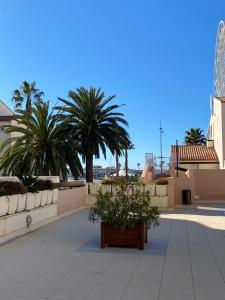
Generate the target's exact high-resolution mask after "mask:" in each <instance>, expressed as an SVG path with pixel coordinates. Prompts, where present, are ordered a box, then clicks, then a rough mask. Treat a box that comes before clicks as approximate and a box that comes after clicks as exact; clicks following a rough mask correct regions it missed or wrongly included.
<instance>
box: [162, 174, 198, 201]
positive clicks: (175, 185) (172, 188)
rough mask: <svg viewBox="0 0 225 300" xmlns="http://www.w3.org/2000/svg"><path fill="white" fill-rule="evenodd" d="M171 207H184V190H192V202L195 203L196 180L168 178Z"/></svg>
mask: <svg viewBox="0 0 225 300" xmlns="http://www.w3.org/2000/svg"><path fill="white" fill-rule="evenodd" d="M168 181H169V184H168V201H169V207H174V206H176V205H182V204H183V203H182V190H191V201H192V203H194V201H195V178H193V177H191V178H185V177H183V178H182V177H178V178H177V177H169V178H168Z"/></svg>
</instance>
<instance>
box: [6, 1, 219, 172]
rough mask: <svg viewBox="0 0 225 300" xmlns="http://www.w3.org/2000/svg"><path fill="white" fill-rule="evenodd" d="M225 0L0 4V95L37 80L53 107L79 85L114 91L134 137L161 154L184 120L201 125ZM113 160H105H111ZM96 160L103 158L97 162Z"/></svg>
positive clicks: (137, 156)
mask: <svg viewBox="0 0 225 300" xmlns="http://www.w3.org/2000/svg"><path fill="white" fill-rule="evenodd" d="M224 18H225V1H224V0H214V1H207V0H198V1H196V0H186V1H182V0H176V1H174V0H170V1H168V0H164V1H162V0H154V1H153V0H135V1H134V0H79V1H78V0H63V1H62V0H7V1H0V40H1V43H0V45H1V46H0V99H2V100H3V101H5V102H6V103H7V104H8V105H9V106H10V107H13V106H12V103H11V100H10V98H11V93H12V91H13V90H14V89H15V88H17V87H18V86H19V85H20V83H21V82H22V81H23V80H28V81H33V80H35V81H36V83H37V85H38V87H39V88H40V89H42V90H43V91H44V92H45V94H46V98H47V99H50V100H51V102H52V104H54V103H55V102H56V101H57V97H58V96H60V97H66V95H67V92H68V90H71V89H75V88H76V87H79V86H81V85H84V86H86V87H89V86H90V85H94V86H96V87H99V86H100V87H102V88H103V90H104V91H105V93H106V94H107V95H111V94H116V95H117V100H116V102H117V103H118V104H122V103H125V104H126V106H125V107H124V108H123V112H124V113H125V116H126V118H127V119H128V121H129V124H130V126H129V132H130V135H131V137H132V139H133V142H134V144H135V148H136V149H135V150H134V151H131V152H130V167H135V166H136V164H137V163H138V162H140V163H141V164H142V165H143V163H144V153H145V152H154V153H155V154H156V155H159V129H158V128H159V121H160V120H162V125H163V128H164V136H163V144H164V145H163V147H164V154H165V155H168V154H169V149H170V145H171V144H173V143H175V140H176V139H178V140H179V142H180V143H181V142H183V137H184V132H185V130H187V129H188V128H190V127H201V128H202V129H204V130H207V127H208V120H209V95H210V93H213V76H214V74H213V68H214V51H215V50H214V48H215V40H216V31H217V26H218V23H219V21H220V20H221V19H224ZM112 162H113V160H112V159H111V163H112ZM99 163H100V164H104V165H106V164H109V163H110V156H109V157H108V159H107V161H106V162H104V161H103V160H100V161H99Z"/></svg>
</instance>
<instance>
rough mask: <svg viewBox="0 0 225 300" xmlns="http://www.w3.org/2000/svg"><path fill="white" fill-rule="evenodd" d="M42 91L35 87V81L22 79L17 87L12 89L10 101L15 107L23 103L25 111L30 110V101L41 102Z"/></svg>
mask: <svg viewBox="0 0 225 300" xmlns="http://www.w3.org/2000/svg"><path fill="white" fill-rule="evenodd" d="M43 97H44V93H43V92H42V91H40V90H39V89H37V88H36V83H35V81H33V82H31V83H29V82H27V81H23V82H22V85H21V87H20V88H19V89H16V90H14V91H13V96H12V101H13V102H14V104H15V109H18V108H21V107H22V104H23V103H25V107H26V111H29V112H31V108H32V103H34V102H40V103H42V102H43V101H42V98H43Z"/></svg>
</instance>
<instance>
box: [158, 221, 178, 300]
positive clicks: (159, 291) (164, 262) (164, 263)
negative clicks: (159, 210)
mask: <svg viewBox="0 0 225 300" xmlns="http://www.w3.org/2000/svg"><path fill="white" fill-rule="evenodd" d="M173 223H174V220H173V219H171V221H170V229H169V234H168V247H169V241H170V236H171V232H172V224H173ZM167 253H168V252H166V254H165V257H164V261H163V267H162V274H161V277H160V283H159V290H158V295H157V300H159V299H160V294H161V287H162V280H163V275H164V270H165V265H166V259H167Z"/></svg>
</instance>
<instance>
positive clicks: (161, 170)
mask: <svg viewBox="0 0 225 300" xmlns="http://www.w3.org/2000/svg"><path fill="white" fill-rule="evenodd" d="M162 134H163V129H162V125H161V121H160V127H159V138H160V173H161V175H162V172H163V160H162V159H163V154H162Z"/></svg>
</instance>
